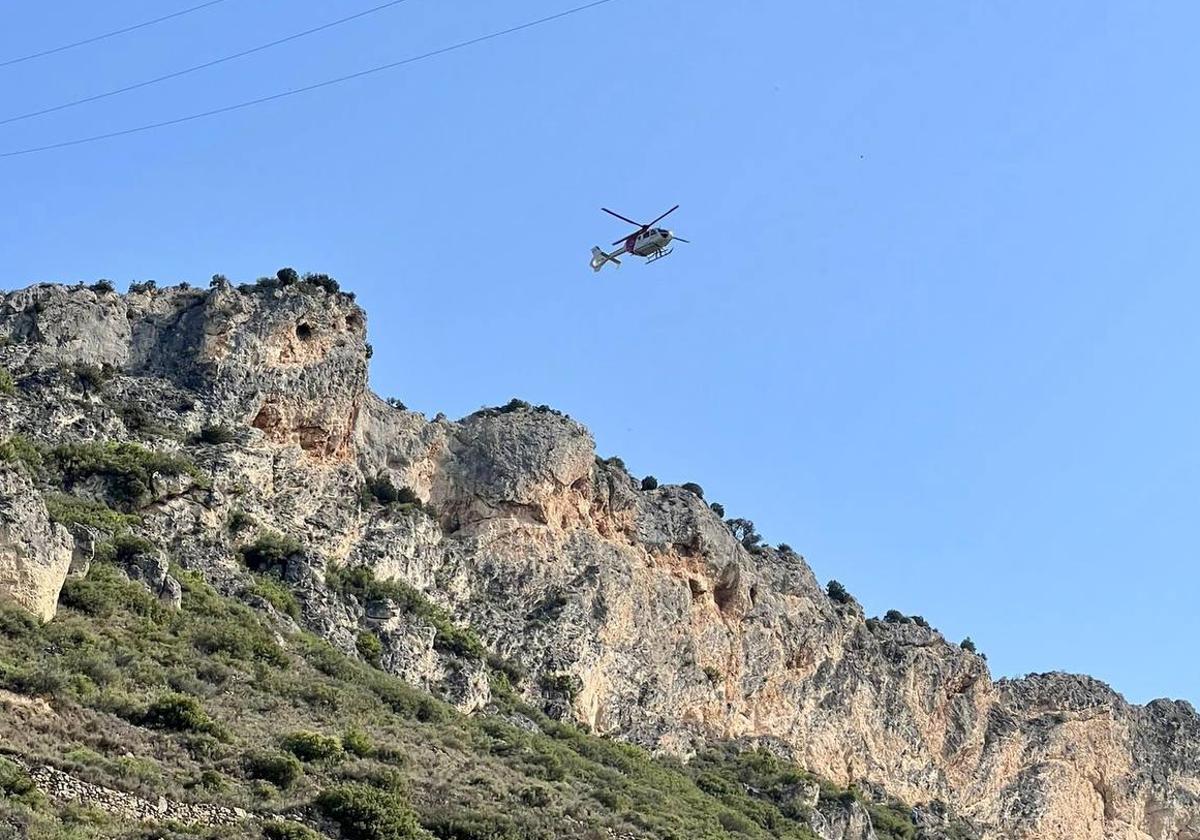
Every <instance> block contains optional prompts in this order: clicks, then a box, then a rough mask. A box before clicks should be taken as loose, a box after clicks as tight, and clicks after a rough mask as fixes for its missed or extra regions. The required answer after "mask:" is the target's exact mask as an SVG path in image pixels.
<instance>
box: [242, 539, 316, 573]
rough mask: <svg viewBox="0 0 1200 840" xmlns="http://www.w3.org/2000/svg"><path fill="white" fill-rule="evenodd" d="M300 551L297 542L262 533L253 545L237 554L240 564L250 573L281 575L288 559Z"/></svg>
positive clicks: (246, 546)
mask: <svg viewBox="0 0 1200 840" xmlns="http://www.w3.org/2000/svg"><path fill="white" fill-rule="evenodd" d="M302 550H303V546H302V545H301V544H300V542H299V540H296V539H294V538H292V537H285V536H283V535H282V534H277V533H275V532H274V531H264V532H263V533H261V534H259V535H258V539H256V540H255V541H254V542H253V543H251V544H250V545H244V546H242V547H241V549H240V550H239V553H240V554H241V555H242V562H243V563H245V564H246V567H247V568H249V569H250V571H252V572H260V573H267V572H276V573H282V572H283V571H284V570H285V569H286V568H287V561H288V558H290V557H291V556H292V555H294V554H299V553H300V552H301V551H302Z"/></svg>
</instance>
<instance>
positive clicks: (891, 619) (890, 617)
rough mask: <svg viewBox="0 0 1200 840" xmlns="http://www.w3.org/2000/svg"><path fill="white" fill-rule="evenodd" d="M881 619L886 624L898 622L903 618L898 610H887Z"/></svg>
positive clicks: (902, 614)
mask: <svg viewBox="0 0 1200 840" xmlns="http://www.w3.org/2000/svg"><path fill="white" fill-rule="evenodd" d="M883 620H884V621H886V622H887V623H888V624H899V623H900V622H901V621H903V620H904V613H902V612H900V610H888V611H887V613H886V614H885V615H884V616H883Z"/></svg>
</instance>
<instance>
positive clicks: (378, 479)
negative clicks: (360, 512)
mask: <svg viewBox="0 0 1200 840" xmlns="http://www.w3.org/2000/svg"><path fill="white" fill-rule="evenodd" d="M366 494H367V495H368V496H369V497H370V498H373V499H374V500H375V501H377V502H379V503H380V504H384V505H412V506H414V507H420V506H421V497H420V496H418V495H417V494H416V493H414V492H413V491H412V490H411V489H410V488H408V487H397V486H396V485H395V484H393V483H392V480H391V478H389V477H388V476H387V475H386V474H384V473H380V474H379V475H377V476H375V477H374V478H370V479H368V480H367V484H366Z"/></svg>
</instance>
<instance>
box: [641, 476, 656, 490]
mask: <svg viewBox="0 0 1200 840" xmlns="http://www.w3.org/2000/svg"><path fill="white" fill-rule="evenodd" d="M642 489H643V490H657V489H658V479H657V478H655V477H654V476H652V475H648V476H646V477H645V478H643V479H642Z"/></svg>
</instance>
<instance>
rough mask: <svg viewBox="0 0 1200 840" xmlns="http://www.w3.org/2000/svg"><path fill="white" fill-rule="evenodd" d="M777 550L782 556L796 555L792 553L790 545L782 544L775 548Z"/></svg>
mask: <svg viewBox="0 0 1200 840" xmlns="http://www.w3.org/2000/svg"><path fill="white" fill-rule="evenodd" d="M775 550H776V551H778V552H779V553H780V554H795V553H796V552H794V551H792V547H791V546H790V545H788V544H787V543H780V544H779V545H777V546H775Z"/></svg>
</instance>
